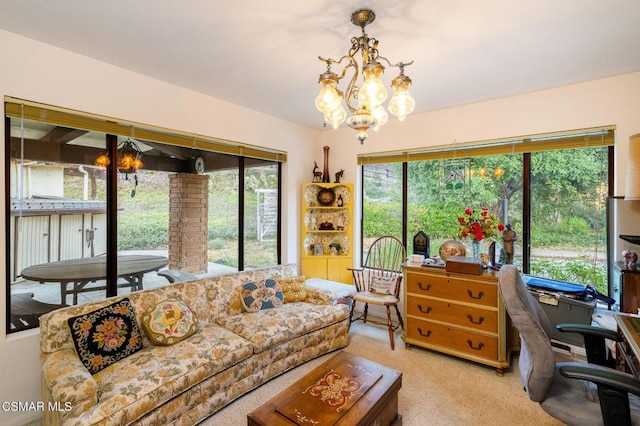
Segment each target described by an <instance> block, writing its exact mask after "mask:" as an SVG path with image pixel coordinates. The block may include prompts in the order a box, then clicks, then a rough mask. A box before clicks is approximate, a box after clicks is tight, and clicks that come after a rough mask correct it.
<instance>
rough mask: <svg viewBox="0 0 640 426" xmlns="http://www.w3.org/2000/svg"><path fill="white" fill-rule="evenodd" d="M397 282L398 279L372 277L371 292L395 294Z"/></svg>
mask: <svg viewBox="0 0 640 426" xmlns="http://www.w3.org/2000/svg"><path fill="white" fill-rule="evenodd" d="M396 282H398V277H379V276H377V275H374V276H372V277H371V284H370V285H369V291H370V292H372V293H382V294H395V290H396Z"/></svg>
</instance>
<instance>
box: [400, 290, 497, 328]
mask: <svg viewBox="0 0 640 426" xmlns="http://www.w3.org/2000/svg"><path fill="white" fill-rule="evenodd" d="M407 315H415V316H419V317H422V318H424V319H430V320H437V321H442V322H447V323H452V324H456V325H462V326H465V327H472V328H477V329H479V330H484V331H489V332H494V333H497V332H498V311H497V310H493V311H491V310H487V309H483V308H475V307H472V306H466V305H459V304H456V303H448V302H443V301H440V300H434V299H427V298H422V297H415V296H407Z"/></svg>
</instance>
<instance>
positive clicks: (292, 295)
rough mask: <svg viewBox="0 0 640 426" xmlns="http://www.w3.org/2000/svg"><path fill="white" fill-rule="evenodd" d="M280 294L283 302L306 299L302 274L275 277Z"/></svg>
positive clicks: (304, 279)
mask: <svg viewBox="0 0 640 426" xmlns="http://www.w3.org/2000/svg"><path fill="white" fill-rule="evenodd" d="M276 281H277V282H278V284H280V287H282V294H283V296H284V303H293V302H304V301H305V300H306V299H307V291H306V287H305V281H306V278H305V276H304V275H298V276H297V277H290V278H276Z"/></svg>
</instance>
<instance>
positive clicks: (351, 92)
mask: <svg viewBox="0 0 640 426" xmlns="http://www.w3.org/2000/svg"><path fill="white" fill-rule="evenodd" d="M349 60H350V62H351V63H350V64H349V65H346V66H345V67H344V69H343V70H342V77H344V76H345V75H346V73H347V69H348V68H351V67H353V77H351V81H349V84H348V85H347V89H346V90H345V93H344V101H345V103H346V104H347V107H348V108H349V111H351V112H352V113H355V112H356V111H357V110H358V108H357V106H355V105H353V104H352V101H355V100H356V95H357V93H358V86H356V81H357V80H358V77H359V76H360V68H359V67H358V62H357V61H356V60H355V58H354V57H353V56H349Z"/></svg>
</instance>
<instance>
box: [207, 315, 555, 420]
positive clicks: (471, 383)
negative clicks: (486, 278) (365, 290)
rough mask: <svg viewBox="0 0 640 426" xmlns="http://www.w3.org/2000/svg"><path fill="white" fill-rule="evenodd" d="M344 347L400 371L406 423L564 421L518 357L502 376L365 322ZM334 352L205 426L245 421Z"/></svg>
mask: <svg viewBox="0 0 640 426" xmlns="http://www.w3.org/2000/svg"><path fill="white" fill-rule="evenodd" d="M344 350H345V351H348V352H351V353H353V354H356V355H359V356H362V357H364V358H368V359H370V360H372V361H375V362H377V363H380V364H383V365H386V366H387V367H391V368H393V369H396V370H399V371H401V372H402V389H400V393H399V411H400V413H401V414H402V420H403V424H404V425H405V426H414V425H415V426H422V425H492V426H498V425H505V426H506V425H531V424H534V425H536V426H538V425H560V424H562V423H560V422H558V421H557V420H555V419H553V418H551V417H550V416H549V415H547V414H546V413H545V412H544V411H543V410H542V408H540V406H539V405H538V404H537V403H535V402H532V401H530V400H529V399H528V398H527V395H526V393H525V392H524V390H523V389H522V383H521V382H520V373H519V372H518V369H517V356H516V357H514V359H513V360H512V361H513V365H512V367H511V369H510V370H509V371H507V372H506V373H505V375H504V376H502V377H499V376H497V375H496V373H495V369H493V368H490V367H486V366H483V365H480V364H476V363H473V362H468V361H463V360H459V359H456V358H454V357H450V356H447V355H442V354H438V353H435V352H431V351H428V350H424V349H420V348H416V347H412V348H411V349H410V350H406V349H405V348H404V342H402V340H401V339H400V336H399V335H398V333H396V350H395V351H392V350H391V349H390V347H389V338H388V334H387V331H386V329H384V328H381V327H377V326H374V325H369V324H362V323H361V322H357V323H354V324H353V325H352V326H351V331H350V339H349V346H347V347H346V348H345V349H344ZM331 356H333V354H328V355H324V356H322V357H320V358H317V359H315V360H312V361H309V362H308V363H306V364H304V365H302V366H300V367H297V368H295V369H293V370H291V371H289V372H287V373H285V374H283V375H282V376H279V377H277V378H275V379H273V380H271V381H270V382H268V383H266V384H264V385H262V386H261V387H259V388H258V389H255V390H254V391H252V392H250V393H248V394H246V395H244V396H243V397H242V398H240V399H238V400H236V401H235V402H233V403H232V404H230V405H228V406H227V407H225V408H224V409H222V410H221V411H219V412H217V413H216V414H215V415H213V416H211V417H210V418H208V419H206V420H205V421H203V422H202V423H200V424H201V425H204V426H227V425H228V426H236V425H245V424H247V413H249V412H251V411H253V409H255V408H256V407H258V406H260V405H261V404H263V403H265V402H266V401H268V400H269V399H271V398H272V397H273V396H274V395H276V394H277V393H278V392H280V391H281V390H283V389H284V388H286V387H287V386H289V385H290V384H292V383H294V382H295V381H297V380H298V379H299V378H300V377H302V376H304V375H305V374H306V373H308V372H309V371H311V370H312V369H313V368H315V367H317V366H318V365H319V364H321V363H322V362H324V361H325V360H327V359H328V358H329V357H331Z"/></svg>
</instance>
